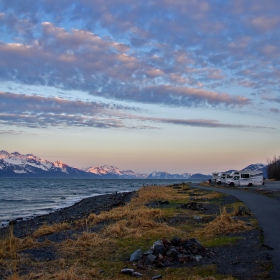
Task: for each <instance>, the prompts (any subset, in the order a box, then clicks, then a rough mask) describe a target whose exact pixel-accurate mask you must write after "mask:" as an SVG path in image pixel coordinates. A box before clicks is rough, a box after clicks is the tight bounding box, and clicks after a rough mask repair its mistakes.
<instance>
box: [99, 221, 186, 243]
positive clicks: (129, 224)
mask: <svg viewBox="0 0 280 280" xmlns="http://www.w3.org/2000/svg"><path fill="white" fill-rule="evenodd" d="M159 232H164V234H165V235H172V234H181V235H182V234H183V232H182V231H180V230H178V229H175V228H174V227H170V226H168V225H166V224H164V223H158V222H155V221H153V220H152V219H145V218H143V217H136V218H134V219H128V220H121V221H118V222H116V223H114V224H112V225H110V226H108V227H107V228H106V229H105V230H104V231H103V234H104V235H105V236H108V237H111V238H132V239H139V238H141V237H143V236H147V235H151V236H152V235H155V234H156V233H159Z"/></svg>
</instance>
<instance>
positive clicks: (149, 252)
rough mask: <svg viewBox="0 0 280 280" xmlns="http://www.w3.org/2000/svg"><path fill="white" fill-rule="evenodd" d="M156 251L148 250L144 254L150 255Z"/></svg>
mask: <svg viewBox="0 0 280 280" xmlns="http://www.w3.org/2000/svg"><path fill="white" fill-rule="evenodd" d="M153 252H154V251H153V250H148V251H146V252H144V253H143V255H144V256H148V255H150V254H152V253H153Z"/></svg>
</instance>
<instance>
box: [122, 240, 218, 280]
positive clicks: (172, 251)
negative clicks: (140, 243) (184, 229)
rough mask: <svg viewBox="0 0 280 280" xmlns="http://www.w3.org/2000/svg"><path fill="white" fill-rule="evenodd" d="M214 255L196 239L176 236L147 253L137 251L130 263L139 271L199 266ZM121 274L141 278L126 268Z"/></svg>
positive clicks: (160, 242) (161, 241)
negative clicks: (151, 268) (190, 265)
mask: <svg viewBox="0 0 280 280" xmlns="http://www.w3.org/2000/svg"><path fill="white" fill-rule="evenodd" d="M214 254H215V253H214V252H213V251H210V250H208V249H207V248H205V247H204V246H203V245H201V243H200V242H199V241H198V240H197V239H195V238H191V239H181V238H178V237H176V236H175V237H173V238H172V239H171V240H168V239H167V238H162V239H160V240H157V241H156V242H154V244H153V245H152V247H151V248H150V250H148V251H146V252H142V250H141V249H138V250H136V251H135V252H133V253H132V254H131V256H130V259H129V261H130V263H135V262H136V263H137V268H138V269H146V268H149V267H157V268H161V267H166V266H178V265H182V264H184V265H185V264H188V263H191V262H194V263H195V264H196V265H197V262H201V261H202V259H203V258H210V257H211V256H212V255H214ZM121 272H122V273H126V274H130V275H132V276H138V277H140V275H139V273H138V272H136V271H134V270H133V269H129V268H124V269H123V270H122V271H121ZM137 273H138V274H137Z"/></svg>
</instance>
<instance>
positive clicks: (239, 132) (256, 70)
mask: <svg viewBox="0 0 280 280" xmlns="http://www.w3.org/2000/svg"><path fill="white" fill-rule="evenodd" d="M279 140H280V1H279V0H266V1H264V0H231V1H230V0H229V1H222V0H208V1H204V0H184V1H183V0H145V1H133V0H79V1H78V0H36V1H34V0H24V1H23V0H1V1H0V150H6V151H8V152H10V153H11V152H15V151H18V152H20V153H21V154H27V153H33V154H35V155H37V156H39V157H41V158H44V159H48V160H51V161H55V160H58V159H59V160H62V161H64V162H65V163H67V164H69V165H71V166H76V167H79V168H82V167H88V166H100V165H104V164H107V165H114V166H117V167H118V168H120V169H122V170H126V169H132V170H133V171H135V172H144V173H150V172H152V171H154V170H155V171H166V172H170V173H184V172H190V173H196V172H201V173H205V174H207V173H211V172H212V171H224V170H228V169H242V168H244V167H245V166H247V165H249V164H251V163H267V159H271V158H272V157H273V156H274V155H276V156H278V155H280V144H279V143H280V141H279Z"/></svg>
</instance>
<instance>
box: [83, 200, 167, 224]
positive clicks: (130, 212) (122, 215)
mask: <svg viewBox="0 0 280 280" xmlns="http://www.w3.org/2000/svg"><path fill="white" fill-rule="evenodd" d="M162 216H163V211H161V210H160V209H149V208H147V207H145V206H141V207H137V208H135V207H133V206H132V204H129V205H125V206H122V207H117V208H114V209H112V210H111V211H109V212H102V213H100V214H99V215H96V214H90V215H89V217H88V219H87V225H88V226H89V225H94V224H96V223H99V222H102V221H108V220H113V221H117V220H122V219H135V218H144V219H156V218H160V217H162Z"/></svg>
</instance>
